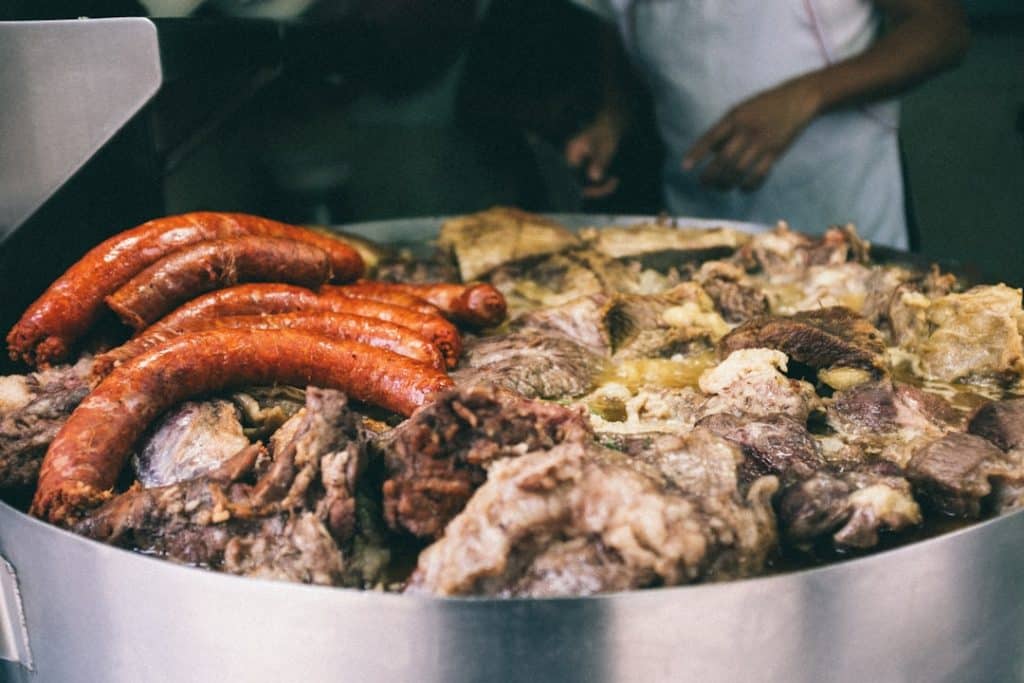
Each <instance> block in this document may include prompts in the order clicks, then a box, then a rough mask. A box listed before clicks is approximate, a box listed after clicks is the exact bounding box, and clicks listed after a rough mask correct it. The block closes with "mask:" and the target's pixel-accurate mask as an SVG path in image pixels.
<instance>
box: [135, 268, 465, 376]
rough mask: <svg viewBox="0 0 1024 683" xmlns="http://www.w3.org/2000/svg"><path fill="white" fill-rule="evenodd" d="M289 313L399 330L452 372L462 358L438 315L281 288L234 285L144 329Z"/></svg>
mask: <svg viewBox="0 0 1024 683" xmlns="http://www.w3.org/2000/svg"><path fill="white" fill-rule="evenodd" d="M291 311H309V312H314V311H327V312H333V313H349V314H352V315H361V316H365V317H367V318H375V319H377V320H384V321H385V322H390V323H394V324H396V325H401V326H402V327H405V328H408V329H410V330H412V331H413V332H416V333H417V334H419V335H420V336H421V337H423V338H425V339H426V340H427V341H429V342H430V343H432V344H433V345H434V346H436V347H437V348H438V350H440V351H441V353H442V354H443V355H444V358H445V362H446V363H447V364H448V367H455V364H456V363H457V362H458V360H459V355H460V354H461V353H462V339H461V338H460V337H459V331H458V330H457V329H455V327H454V326H453V325H452V324H451V323H450V322H448V321H447V320H445V319H444V318H443V317H441V316H439V315H426V314H423V313H419V312H417V311H412V310H409V309H407V308H403V307H401V306H395V305H392V304H386V303H383V302H380V301H370V300H364V299H353V298H350V297H345V296H340V295H337V294H330V293H327V294H322V295H317V294H316V293H314V292H311V291H309V290H308V289H302V288H300V287H292V286H289V285H281V284H253V285H239V286H237V287H230V288H228V289H220V290H217V291H215V292H210V293H209V294H204V295H202V296H200V297H197V298H195V299H193V300H192V301H189V302H188V303H186V304H184V305H182V306H180V307H179V308H178V309H176V310H174V311H172V312H171V313H169V314H168V315H167V316H166V317H164V318H163V319H161V320H159V321H158V322H156V323H155V324H154V325H153V326H152V327H151V328H149V329H164V328H167V327H171V328H173V327H184V326H187V325H189V324H190V323H189V321H191V320H197V319H200V318H214V317H218V316H228V315H256V314H261V313H288V312H291ZM148 333H149V330H147V331H146V334H148Z"/></svg>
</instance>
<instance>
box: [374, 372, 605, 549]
mask: <svg viewBox="0 0 1024 683" xmlns="http://www.w3.org/2000/svg"><path fill="white" fill-rule="evenodd" d="M592 438H593V435H592V433H591V431H590V427H589V425H588V423H587V420H586V418H585V417H584V416H583V414H582V412H580V411H579V410H574V409H570V408H565V407H562V406H559V405H554V404H550V403H541V402H539V401H531V400H528V399H525V398H523V397H522V396H519V395H517V394H515V393H512V392H509V391H506V390H503V389H500V388H497V387H494V386H488V385H477V386H470V387H458V388H456V389H453V390H452V391H449V392H446V393H444V394H441V395H439V396H438V397H437V398H435V400H434V402H433V403H432V404H430V405H429V406H426V407H424V408H423V409H421V410H419V411H417V412H416V413H415V414H414V415H413V416H412V417H410V418H409V419H408V420H406V421H405V422H403V423H402V424H400V425H399V426H398V427H396V428H395V429H393V430H391V431H390V432H387V433H385V434H384V435H382V437H381V438H380V439H379V440H378V441H377V442H376V443H375V444H374V448H375V449H376V450H377V451H379V452H380V454H381V455H382V457H383V459H384V463H385V466H386V468H387V473H388V474H387V480H386V481H385V482H384V487H383V490H384V514H385V518H386V519H387V522H388V524H389V525H390V526H391V528H392V529H395V530H402V531H406V532H409V533H411V534H413V535H415V536H419V537H421V538H436V537H438V536H440V535H441V532H442V531H443V530H444V526H445V524H447V523H448V521H449V520H450V519H451V518H452V517H454V516H455V515H456V514H458V512H459V511H460V510H461V509H462V508H463V506H464V505H465V504H466V501H467V500H469V498H470V496H472V495H473V491H474V490H476V488H477V487H478V486H480V485H481V484H482V483H483V482H484V480H485V479H486V478H487V472H486V470H485V467H486V466H487V465H488V464H489V463H490V462H492V461H494V460H497V459H499V458H506V457H510V456H517V455H522V454H523V453H526V452H528V451H533V450H538V449H542V448H550V447H552V446H554V445H555V444H558V443H562V442H576V441H581V440H590V439H592Z"/></svg>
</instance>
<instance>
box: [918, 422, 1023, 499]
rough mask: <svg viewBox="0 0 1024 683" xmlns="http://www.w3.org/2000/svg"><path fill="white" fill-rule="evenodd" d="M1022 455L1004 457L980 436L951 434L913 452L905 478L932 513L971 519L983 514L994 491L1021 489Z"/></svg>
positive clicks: (1013, 453)
mask: <svg viewBox="0 0 1024 683" xmlns="http://www.w3.org/2000/svg"><path fill="white" fill-rule="evenodd" d="M1022 455H1024V454H1021V453H1020V452H1019V451H1014V452H1010V453H1004V452H1003V451H1002V450H1000V449H999V448H998V447H996V446H995V445H994V444H992V443H991V442H990V441H987V440H986V439H983V438H982V437H980V436H977V435H974V434H963V433H959V432H955V433H952V434H947V435H946V436H944V437H942V438H941V439H936V440H935V441H932V442H931V443H929V444H926V445H925V446H922V447H921V448H919V449H918V450H917V451H915V453H914V456H913V457H912V458H911V459H910V463H909V464H908V465H907V476H908V477H909V478H910V480H911V482H913V484H914V488H915V490H917V491H918V493H919V495H921V496H922V497H923V498H925V499H926V500H928V501H929V502H930V503H931V505H932V506H934V507H935V508H936V509H938V510H940V511H941V512H944V513H946V514H949V515H955V516H958V517H966V518H971V519H973V518H977V517H980V516H981V515H982V514H983V513H984V512H986V511H987V510H986V508H987V507H988V506H987V503H988V502H989V500H990V496H991V494H993V491H994V490H996V489H998V488H999V487H1002V486H1006V487H1010V488H1011V489H1019V488H1020V487H1021V486H1024V462H1022V461H1024V457H1021V456H1022ZM1009 498H1013V496H1012V494H1011V495H1010V496H1009ZM1005 503H1006V501H1004V505H1003V506H1005ZM995 507H1002V506H995ZM1011 507H1012V505H1011Z"/></svg>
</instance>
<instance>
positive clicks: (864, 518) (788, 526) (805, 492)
mask: <svg viewBox="0 0 1024 683" xmlns="http://www.w3.org/2000/svg"><path fill="white" fill-rule="evenodd" d="M921 520H922V517H921V508H920V507H919V506H918V504H917V502H916V501H915V500H914V498H913V495H912V492H911V488H910V483H909V482H908V481H907V480H906V479H904V478H903V477H901V476H899V471H898V470H896V469H895V468H892V471H891V473H888V474H887V473H886V471H885V470H884V469H882V471H870V470H864V471H851V472H844V473H841V474H830V473H828V472H824V471H822V472H818V473H817V474H815V475H814V476H812V477H810V478H809V479H805V480H804V481H802V482H799V483H797V484H795V485H793V486H790V487H789V488H787V489H786V491H784V492H783V494H782V497H781V499H780V501H779V522H780V525H781V526H782V527H783V533H784V535H785V537H786V540H787V541H789V542H790V543H794V544H797V545H801V544H804V543H810V542H813V541H814V540H815V539H818V538H822V537H825V536H829V535H831V538H832V543H833V544H834V546H835V547H837V548H859V549H863V548H870V547H872V546H874V545H876V544H877V543H878V539H879V531H881V530H882V529H887V530H889V531H901V530H903V529H906V528H908V527H911V526H915V525H917V524H920V523H921Z"/></svg>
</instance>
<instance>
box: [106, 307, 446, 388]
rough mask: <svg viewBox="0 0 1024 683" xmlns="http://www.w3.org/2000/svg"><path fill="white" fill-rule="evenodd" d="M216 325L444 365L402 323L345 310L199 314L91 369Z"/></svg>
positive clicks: (154, 331) (149, 334)
mask: <svg viewBox="0 0 1024 683" xmlns="http://www.w3.org/2000/svg"><path fill="white" fill-rule="evenodd" d="M216 329H236V330H237V329H241V330H247V329H248V330H302V331H305V332H312V333H314V334H322V335H325V336H328V337H331V338H332V339H338V340H343V341H353V342H358V343H360V344H366V345H367V346H373V347H374V348H378V349H385V350H387V351H391V352H392V353H397V354H398V355H400V356H405V357H406V358H409V359H411V360H414V361H417V362H419V363H425V364H427V365H429V366H431V367H433V368H437V369H439V370H441V369H444V367H445V361H444V357H443V356H442V355H441V352H440V351H438V350H437V347H436V346H434V345H433V344H431V343H430V342H429V341H427V340H426V339H424V338H423V337H421V336H420V335H419V334H417V333H416V332H413V331H412V330H410V329H408V328H405V327H402V326H401V325H395V324H394V323H389V322H386V321H383V320H375V319H373V318H367V317H364V316H361V315H350V314H348V313H332V312H323V311H317V312H308V311H299V312H295V313H278V314H273V315H234V316H227V317H220V318H199V319H193V320H192V321H190V322H188V323H187V324H186V325H185V326H184V327H170V326H157V327H153V328H150V329H148V330H146V331H145V332H143V333H142V334H141V335H139V336H137V337H135V338H134V339H131V340H129V341H128V342H127V343H125V344H122V345H121V346H119V347H117V348H114V349H111V350H110V351H107V352H106V353H103V354H100V355H98V356H96V359H95V361H94V362H93V374H94V375H95V376H99V377H102V376H104V375H106V374H108V373H109V372H110V371H111V370H113V368H114V367H116V366H117V365H119V364H122V363H124V362H127V361H129V360H131V359H132V358H135V357H136V356H139V355H141V354H143V353H145V352H146V351H148V350H149V349H152V348H154V347H156V346H159V345H161V344H165V343H167V342H168V341H170V340H171V339H173V338H175V337H177V336H180V335H182V334H185V333H187V332H199V331H205V330H216Z"/></svg>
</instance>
